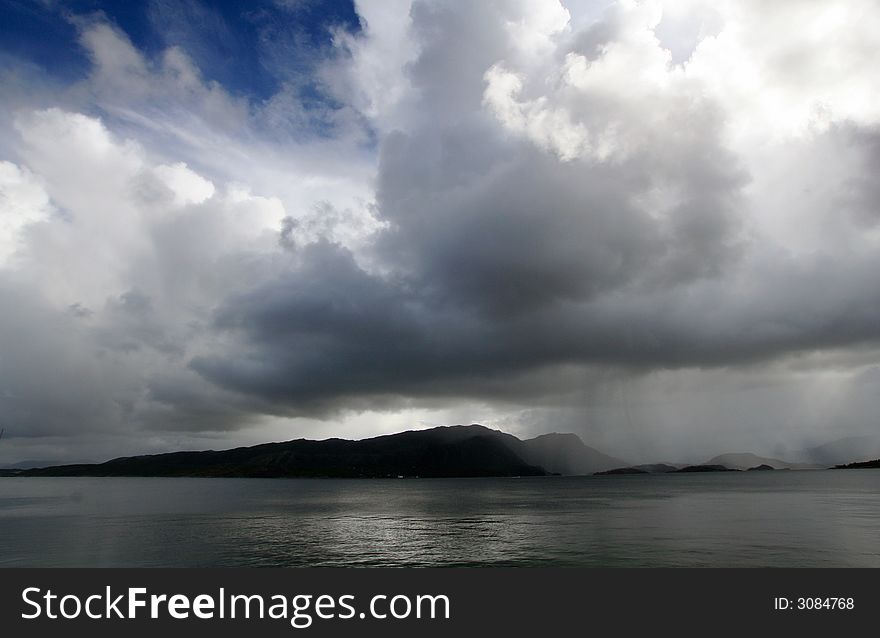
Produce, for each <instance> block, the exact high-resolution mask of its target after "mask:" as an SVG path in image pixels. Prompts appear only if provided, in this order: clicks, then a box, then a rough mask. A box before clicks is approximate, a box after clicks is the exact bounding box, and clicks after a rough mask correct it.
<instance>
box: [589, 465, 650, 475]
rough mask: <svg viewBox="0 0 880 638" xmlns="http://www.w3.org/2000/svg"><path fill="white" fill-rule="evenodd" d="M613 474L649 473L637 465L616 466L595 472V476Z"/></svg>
mask: <svg viewBox="0 0 880 638" xmlns="http://www.w3.org/2000/svg"><path fill="white" fill-rule="evenodd" d="M615 474H650V472H648V471H647V470H640V469H639V468H637V467H616V468H614V469H613V470H605V471H604V472H596V476H606V475H615Z"/></svg>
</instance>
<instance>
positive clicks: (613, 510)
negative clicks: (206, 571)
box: [0, 470, 880, 567]
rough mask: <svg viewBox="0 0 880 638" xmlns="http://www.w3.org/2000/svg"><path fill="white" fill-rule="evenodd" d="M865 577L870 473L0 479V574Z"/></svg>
mask: <svg viewBox="0 0 880 638" xmlns="http://www.w3.org/2000/svg"><path fill="white" fill-rule="evenodd" d="M319 565H321V566H350V565H361V566H474V565H493V566H509V565H516V566H538V565H570V566H575V565H577V566H722V567H730V566H859V567H880V470H849V471H813V472H809V471H803V472H796V471H788V472H749V473H745V472H742V473H724V474H687V475H680V474H679V475H660V476H604V477H571V478H569V477H564V478H563V477H549V478H524V479H438V480H429V479H416V480H307V479H306V480H303V479H163V478H157V479H146V478H2V479H0V566H4V567H13V566H218V567H219V566H319Z"/></svg>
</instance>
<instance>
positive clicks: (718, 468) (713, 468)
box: [675, 464, 739, 472]
mask: <svg viewBox="0 0 880 638" xmlns="http://www.w3.org/2000/svg"><path fill="white" fill-rule="evenodd" d="M675 471H676V472H738V471H739V470H735V469H733V468H729V467H725V466H723V465H717V464H705V465H688V466H686V467H683V468H681V469H680V470H675Z"/></svg>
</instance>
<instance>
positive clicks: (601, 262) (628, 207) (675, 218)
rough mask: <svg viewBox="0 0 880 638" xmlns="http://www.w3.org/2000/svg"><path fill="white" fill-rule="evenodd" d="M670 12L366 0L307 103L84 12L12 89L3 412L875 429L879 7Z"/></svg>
mask: <svg viewBox="0 0 880 638" xmlns="http://www.w3.org/2000/svg"><path fill="white" fill-rule="evenodd" d="M157 6H158V5H157ZM688 6H690V7H691V8H692V9H693V13H690V12H686V11H683V10H682V9H681V7H678V6H677V5H674V3H666V2H630V1H621V2H617V3H614V4H613V5H611V6H610V7H608V8H607V9H606V8H604V7H597V6H594V5H592V4H589V3H587V4H583V3H570V4H567V5H563V4H561V3H555V2H530V1H527V0H517V1H510V2H501V1H500V0H499V1H498V2H491V3H472V4H469V5H462V4H460V3H453V2H444V1H442V0H436V1H432V2H427V1H417V2H413V3H409V2H401V3H399V4H398V5H395V7H394V8H390V7H389V6H388V4H386V3H375V2H360V3H358V5H357V8H358V12H359V14H360V16H361V17H362V19H363V29H362V31H361V32H359V33H348V32H338V33H336V35H335V36H334V37H335V39H334V40H333V42H334V47H335V48H334V50H333V54H332V55H327V56H325V57H324V58H321V60H319V61H318V62H317V63H316V66H315V67H314V71H313V73H314V78H313V79H314V82H315V83H316V86H320V87H321V91H323V92H325V93H324V95H325V97H326V100H325V102H324V104H323V106H322V107H320V108H318V109H317V111H316V110H315V108H313V107H310V106H308V105H304V104H303V103H302V101H301V99H300V96H299V94H298V93H297V92H296V91H295V90H292V89H291V88H290V86H289V85H284V84H283V83H282V85H280V88H279V90H278V92H277V93H276V94H275V95H274V96H272V97H270V98H269V99H252V98H249V97H247V96H244V95H241V94H236V93H234V92H232V91H230V90H228V89H227V88H226V87H224V86H223V85H221V84H220V83H218V82H217V81H212V80H206V79H205V77H204V75H203V72H202V70H201V68H200V67H199V66H198V65H197V64H195V62H193V59H194V58H193V57H192V56H191V55H190V54H189V53H188V52H187V50H186V49H185V47H184V46H183V45H181V46H180V47H171V48H168V49H166V50H165V51H164V52H161V53H160V54H158V55H155V56H147V55H146V54H144V53H143V52H141V51H139V50H138V49H137V48H136V47H135V46H134V45H133V44H132V42H131V41H130V40H129V39H128V37H127V36H126V35H125V34H124V33H122V32H121V31H120V30H119V29H118V28H117V27H114V26H112V25H111V24H110V23H108V22H107V21H106V20H104V19H102V18H100V17H92V18H83V19H81V20H80V21H79V25H80V30H81V41H82V45H83V46H84V47H85V48H86V50H87V51H88V52H89V55H90V56H91V60H92V65H93V66H92V70H91V72H90V74H89V76H88V77H87V78H84V79H82V80H81V81H79V82H77V83H75V84H74V85H72V86H69V87H54V88H52V89H51V90H50V89H46V88H45V87H42V88H40V89H39V91H38V92H39V93H40V94H41V96H42V97H41V100H40V104H32V102H33V101H34V100H33V98H32V96H31V94H30V93H28V92H27V91H25V90H24V88H22V86H21V84H18V85H16V86H18V87H19V88H18V89H17V91H16V95H17V96H18V97H17V98H16V104H17V105H18V106H17V107H16V109H15V110H16V116H15V119H14V121H15V124H14V130H11V131H9V130H4V131H3V132H2V136H0V140H3V141H4V146H5V148H4V151H3V152H4V161H3V163H2V164H0V193H2V196H3V200H2V201H3V202H4V203H3V209H2V211H0V229H2V234H0V259H2V260H3V261H2V262H0V284H2V285H0V296H2V301H3V305H4V307H9V308H12V309H13V310H12V311H11V312H9V313H8V314H7V315H6V316H5V317H4V319H3V324H2V325H0V357H3V358H4V359H3V360H4V361H6V360H9V361H13V360H14V361H15V362H16V366H20V370H21V372H19V373H17V374H16V375H12V374H5V375H3V376H2V377H0V383H2V385H3V387H5V388H8V391H7V394H6V395H3V396H5V397H6V398H0V402H5V403H3V405H4V406H5V407H4V408H3V409H4V410H5V411H6V412H7V413H8V414H13V415H14V419H15V421H16V423H17V424H19V425H18V426H17V427H18V428H19V429H21V430H23V431H25V432H27V433H28V434H29V435H32V436H50V435H51V436H56V435H60V434H63V433H64V432H70V431H72V430H70V429H68V430H65V427H67V428H73V427H74V426H70V425H65V423H66V422H70V421H75V423H76V426H75V428H77V429H79V430H82V431H95V432H105V431H106V432H115V433H118V432H132V433H133V432H151V433H159V432H163V433H166V432H182V433H187V435H188V436H194V437H195V436H203V435H204V433H205V432H218V431H223V432H232V433H233V434H230V435H229V436H239V435H238V434H234V433H235V432H236V431H237V430H239V429H240V428H243V427H245V426H248V425H254V424H260V423H263V424H266V423H275V424H278V423H285V422H287V423H299V424H303V425H302V427H304V428H312V429H315V430H321V428H324V427H326V426H321V425H318V423H319V420H321V419H330V418H332V419H340V420H342V421H344V422H346V423H349V422H351V423H354V422H357V423H358V424H359V425H358V427H359V428H362V430H359V432H362V433H370V432H372V431H379V430H381V431H384V430H383V429H382V427H381V426H380V422H381V421H382V419H384V418H389V419H390V418H392V417H391V416H385V415H392V414H393V415H394V416H393V418H394V419H397V420H400V419H402V418H403V417H401V414H403V415H406V414H412V415H417V414H418V415H424V414H425V413H426V411H427V412H428V413H430V414H431V419H435V418H442V415H443V414H447V415H453V414H454V415H456V416H460V415H461V412H462V408H461V406H463V405H464V406H470V407H472V408H473V409H474V410H475V411H478V412H479V413H481V414H483V415H486V416H487V418H488V419H489V420H490V422H491V421H493V420H494V422H495V423H503V424H505V425H506V426H509V427H511V428H512V429H514V430H516V429H517V428H521V429H523V430H529V431H542V430H548V429H562V428H560V427H557V426H558V424H559V423H560V422H565V423H569V424H571V427H574V428H575V429H580V430H582V431H585V430H589V431H590V433H591V438H593V439H598V440H604V441H608V442H609V445H612V446H614V447H615V448H616V449H614V450H611V451H614V452H617V453H622V452H625V451H626V450H625V447H626V445H627V444H626V442H625V439H626V437H627V436H630V435H632V433H633V430H634V429H637V430H640V431H643V433H644V437H645V439H646V440H648V439H652V437H653V439H657V438H660V436H659V434H657V433H658V432H665V433H670V434H672V435H675V436H678V437H680V438H679V439H678V440H679V441H684V440H687V439H688V437H692V438H693V440H695V441H696V440H698V439H699V440H703V441H706V442H707V445H708V442H709V441H711V440H712V437H713V436H716V435H718V434H719V432H727V435H726V436H728V437H729V440H731V441H743V440H745V433H748V436H751V437H753V438H758V439H761V437H763V439H761V440H763V441H764V442H765V444H766V445H767V446H774V445H781V443H780V441H781V439H782V438H783V434H784V435H785V436H786V437H789V438H791V436H792V432H793V431H799V432H800V437H801V438H802V439H804V440H806V439H807V438H810V437H814V438H815V437H818V436H820V433H821V432H823V431H824V430H823V427H827V424H828V420H833V419H837V420H838V421H839V422H840V423H843V424H845V425H846V427H847V428H849V429H851V430H852V429H858V428H859V427H864V426H865V424H866V423H867V422H868V419H869V418H870V417H869V415H870V410H871V406H872V405H874V404H873V403H872V402H871V400H870V399H869V398H867V397H868V395H869V392H867V391H866V390H864V387H865V386H866V384H867V386H871V387H873V385H876V384H875V383H874V382H875V381H876V379H875V377H876V375H873V376H872V374H871V373H870V372H869V371H870V370H872V369H873V368H874V367H875V365H876V361H875V360H874V359H873V358H872V355H871V354H870V353H873V352H875V351H876V348H877V345H878V341H880V329H878V326H880V294H878V292H877V291H876V286H874V285H873V280H874V278H875V273H876V272H877V268H878V266H880V263H878V262H880V250H878V248H880V245H878V242H880V234H878V231H877V219H878V209H880V199H878V196H880V193H878V191H877V188H876V187H875V186H874V182H875V180H874V179H873V178H872V176H873V175H874V174H875V173H876V169H877V163H878V142H877V140H878V132H877V131H878V128H877V127H878V124H880V122H878V120H880V112H878V111H876V108H875V107H876V104H874V101H871V100H867V99H865V96H869V95H873V94H875V93H876V90H875V89H876V87H875V82H876V78H875V76H876V74H874V73H873V72H872V70H871V69H870V66H869V64H868V60H869V59H870V57H871V55H873V54H876V53H877V51H876V48H877V47H876V45H875V44H874V42H875V39H871V38H870V37H869V33H870V32H871V29H872V28H873V27H872V25H875V24H876V21H877V20H880V12H878V11H877V9H876V8H875V7H874V6H873V5H872V4H871V3H869V2H861V1H858V0H853V2H850V3H843V4H840V5H839V7H842V8H834V9H833V10H832V9H831V8H829V7H828V5H827V3H811V2H806V3H800V2H798V3H790V2H782V3H774V4H773V5H772V6H767V5H766V4H765V3H752V2H738V3H711V4H709V3H703V2H698V1H697V0H694V1H693V2H690V3H689V5H688ZM835 6H836V7H838V5H835ZM686 15H697V16H700V19H699V20H698V21H693V22H692V21H688V20H685V19H684V16H686ZM781 25H785V28H784V29H783V28H781ZM792 25H796V26H797V27H798V28H792ZM832 59H834V60H838V61H841V62H842V64H841V66H840V67H835V68H834V69H832V68H831V67H829V60H832ZM843 63H845V64H843ZM53 101H54V102H55V103H56V104H55V105H54V106H49V107H47V106H46V104H45V103H46V102H53ZM7 140H8V141H7ZM44 335H50V338H49V337H44ZM23 336H24V337H25V338H23ZM28 352H33V355H32V356H28V355H27V353H28ZM51 352H58V353H61V355H62V356H61V358H60V361H61V362H62V365H57V364H55V365H54V366H53V367H52V369H51V371H49V372H46V369H47V367H48V366H52V365H53V364H51V363H50V361H51V359H50V356H49V353H51ZM866 353H868V354H866ZM38 379H46V380H47V382H48V383H51V384H52V389H51V390H47V389H46V388H45V387H44V386H41V385H39V384H38V383H37V381H36V380H38ZM749 379H752V380H754V384H755V385H754V386H750V385H749V382H748V380H749ZM620 387H625V388H628V390H627V394H628V396H629V398H627V405H630V404H631V405H632V406H635V407H633V409H632V410H629V408H627V410H628V411H621V410H620V409H619V408H620V402H619V401H618V399H615V398H614V397H615V396H618V395H619V392H617V390H615V388H618V389H619V388H620ZM701 393H705V395H706V396H710V397H712V399H711V400H707V399H700V396H701ZM823 393H824V394H823ZM42 394H45V395H46V396H48V397H49V398H50V399H51V400H48V401H44V402H43V403H42V404H41V405H39V406H38V405H37V399H38V398H39V397H40V396H41V395H42ZM820 395H821V396H822V397H823V398H822V400H821V401H820V400H819V397H820ZM664 396H676V397H681V401H680V403H681V405H678V406H676V405H675V404H672V403H670V402H669V401H668V400H666V399H664ZM854 396H856V397H858V399H857V400H851V401H850V403H851V404H852V405H851V406H850V407H847V397H854ZM53 397H54V398H53ZM744 397H746V398H745V399H744ZM798 397H800V398H803V399H804V400H806V398H807V397H813V399H814V400H815V405H816V406H819V407H816V409H815V410H813V411H810V410H802V411H800V412H798V418H799V419H801V420H802V421H803V423H802V424H801V426H799V427H800V430H798V427H795V426H793V425H792V424H791V422H790V421H789V420H786V419H785V418H784V410H785V408H786V406H790V405H792V403H796V401H797V400H798ZM749 401H752V402H753V403H754V409H753V410H751V411H748V412H747V413H737V414H736V416H731V412H732V411H733V406H735V405H737V404H741V403H743V402H746V403H747V402H749ZM713 406H715V407H714V409H715V413H714V415H713ZM835 411H836V412H835ZM62 413H63V414H67V415H73V418H61V417H60V416H58V415H60V414H62ZM365 414H366V415H372V416H371V417H370V419H371V422H372V423H373V424H374V425H373V426H370V425H365V423H366V417H364V415H365ZM652 414H653V415H655V416H654V417H652ZM358 415H359V416H358ZM285 419H286V420H289V421H285ZM652 419H653V420H654V421H655V423H653V424H652ZM466 420H474V419H466ZM395 422H397V421H395ZM737 423H738V424H739V425H737ZM762 423H763V424H765V425H762ZM768 423H769V424H770V425H766V424H768ZM771 426H772V427H771ZM267 427H268V426H267ZM273 427H275V426H273ZM279 427H280V426H279ZM652 427H653V428H656V430H655V434H650V433H649V432H650V431H651V428H652ZM737 428H739V429H737ZM321 431H323V430H321ZM734 431H736V432H738V433H739V434H735V433H733V432H734ZM627 433H629V434H627ZM697 433H699V434H700V436H699V437H698V436H696V434H697ZM762 433H763V434H762ZM132 436H134V434H132ZM162 436H165V435H164V434H163V435H162ZM700 437H703V438H702V439H700ZM758 451H761V450H758ZM654 460H656V459H654ZM670 460H673V461H674V460H677V459H670Z"/></svg>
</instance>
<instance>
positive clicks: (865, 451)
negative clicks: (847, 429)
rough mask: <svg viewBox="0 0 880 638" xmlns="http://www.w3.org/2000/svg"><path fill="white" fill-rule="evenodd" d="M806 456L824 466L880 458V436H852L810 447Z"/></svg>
mask: <svg viewBox="0 0 880 638" xmlns="http://www.w3.org/2000/svg"><path fill="white" fill-rule="evenodd" d="M803 456H804V458H805V459H806V460H808V461H810V462H812V463H818V464H820V465H822V466H823V467H830V466H832V465H841V464H845V463H851V462H853V461H870V460H871V459H876V458H880V436H874V435H869V436H850V437H846V438H843V439H837V440H836V441H831V442H829V443H825V444H824V445H819V446H817V447H813V448H809V449H807V450H805V451H804V454H803Z"/></svg>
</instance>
